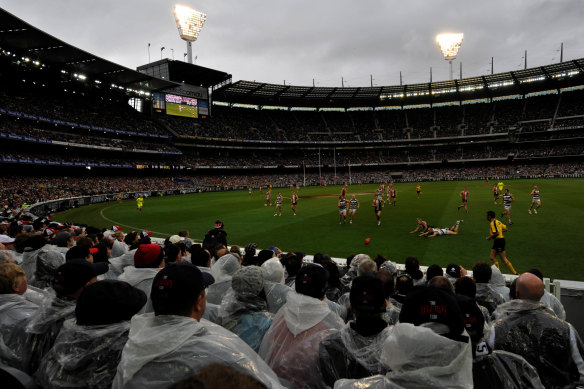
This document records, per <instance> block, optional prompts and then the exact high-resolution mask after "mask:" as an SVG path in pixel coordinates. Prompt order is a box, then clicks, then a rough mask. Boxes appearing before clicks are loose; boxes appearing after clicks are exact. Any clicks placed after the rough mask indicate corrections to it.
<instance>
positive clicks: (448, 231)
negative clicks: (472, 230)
mask: <svg viewBox="0 0 584 389" xmlns="http://www.w3.org/2000/svg"><path fill="white" fill-rule="evenodd" d="M462 222H463V220H457V221H456V223H455V224H454V225H453V226H452V227H450V228H429V229H428V231H426V232H422V233H421V234H420V235H418V236H426V237H428V238H434V237H435V236H442V235H458V228H459V227H460V223H462Z"/></svg>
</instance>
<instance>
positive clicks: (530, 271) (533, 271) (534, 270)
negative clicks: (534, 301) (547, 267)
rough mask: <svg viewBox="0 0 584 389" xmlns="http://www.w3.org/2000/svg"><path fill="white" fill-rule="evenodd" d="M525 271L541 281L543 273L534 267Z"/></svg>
mask: <svg viewBox="0 0 584 389" xmlns="http://www.w3.org/2000/svg"><path fill="white" fill-rule="evenodd" d="M526 273H531V274H533V275H535V276H537V278H539V279H540V280H542V281H543V273H542V272H541V271H540V270H539V269H536V268H533V269H529V270H528V271H527V272H526Z"/></svg>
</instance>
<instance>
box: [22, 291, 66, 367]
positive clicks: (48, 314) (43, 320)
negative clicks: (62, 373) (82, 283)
mask: <svg viewBox="0 0 584 389" xmlns="http://www.w3.org/2000/svg"><path fill="white" fill-rule="evenodd" d="M76 304H77V301H76V300H68V299H67V300H64V299H60V298H58V297H56V296H55V294H54V291H53V290H51V289H49V291H48V293H47V295H46V296H45V298H44V299H43V302H42V305H41V306H40V307H39V310H38V311H37V314H36V315H35V317H34V318H33V319H32V320H31V321H30V322H29V323H28V325H27V326H26V332H27V334H28V335H29V336H30V338H31V340H30V345H29V350H28V351H29V353H30V355H28V357H27V369H26V371H28V372H30V373H34V372H35V371H36V369H37V367H38V366H39V364H40V362H41V360H42V358H43V357H44V356H45V355H46V354H47V353H48V352H49V350H50V349H51V347H53V343H54V342H55V339H56V338H57V335H59V331H61V327H62V326H63V322H64V321H65V320H67V319H70V318H72V317H74V316H75V306H76Z"/></svg>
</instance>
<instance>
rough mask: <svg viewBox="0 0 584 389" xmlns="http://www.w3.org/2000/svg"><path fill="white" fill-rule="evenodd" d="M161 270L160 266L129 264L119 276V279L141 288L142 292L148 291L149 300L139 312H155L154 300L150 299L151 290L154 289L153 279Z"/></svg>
mask: <svg viewBox="0 0 584 389" xmlns="http://www.w3.org/2000/svg"><path fill="white" fill-rule="evenodd" d="M160 270H161V269H160V268H149V267H147V268H137V267H134V266H128V267H126V268H125V269H124V272H123V273H122V274H121V275H120V276H119V277H118V281H125V282H127V283H128V284H130V285H132V286H133V287H134V288H137V289H140V290H141V291H142V292H144V293H146V297H148V301H147V302H146V304H144V306H143V307H142V309H141V310H140V311H139V312H138V313H147V312H154V308H153V307H152V300H150V291H151V290H152V281H153V280H154V277H156V274H158V272H159V271H160Z"/></svg>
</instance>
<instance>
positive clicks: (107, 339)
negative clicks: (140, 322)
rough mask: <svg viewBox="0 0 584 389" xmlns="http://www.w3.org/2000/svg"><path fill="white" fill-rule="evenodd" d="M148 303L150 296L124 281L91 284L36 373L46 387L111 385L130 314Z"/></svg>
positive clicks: (38, 379) (79, 299)
mask: <svg viewBox="0 0 584 389" xmlns="http://www.w3.org/2000/svg"><path fill="white" fill-rule="evenodd" d="M144 304H146V295H145V294H144V292H142V291H141V290H139V289H136V288H134V287H132V286H130V284H128V283H126V282H122V281H114V280H106V281H99V282H96V283H94V284H92V285H89V286H87V287H86V288H85V289H84V290H83V292H82V293H81V295H80V296H79V298H78V299H77V306H76V308H75V318H72V319H68V320H66V321H65V322H64V323H63V328H62V329H61V331H60V332H59V335H58V336H57V339H56V340H55V344H54V345H53V348H51V350H50V351H49V353H48V354H47V355H45V357H44V358H43V360H42V362H41V364H40V366H39V368H38V370H37V372H36V374H35V378H36V380H37V382H39V384H40V385H41V386H42V387H43V388H70V387H76V388H104V389H105V388H108V389H109V388H111V385H112V381H113V378H114V376H115V374H116V368H117V366H118V363H119V361H120V358H121V356H122V349H123V347H124V345H125V344H126V341H127V340H128V332H129V331H130V319H131V317H132V316H134V314H136V313H137V312H138V311H139V310H140V309H141V308H142V307H143V306H144Z"/></svg>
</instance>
